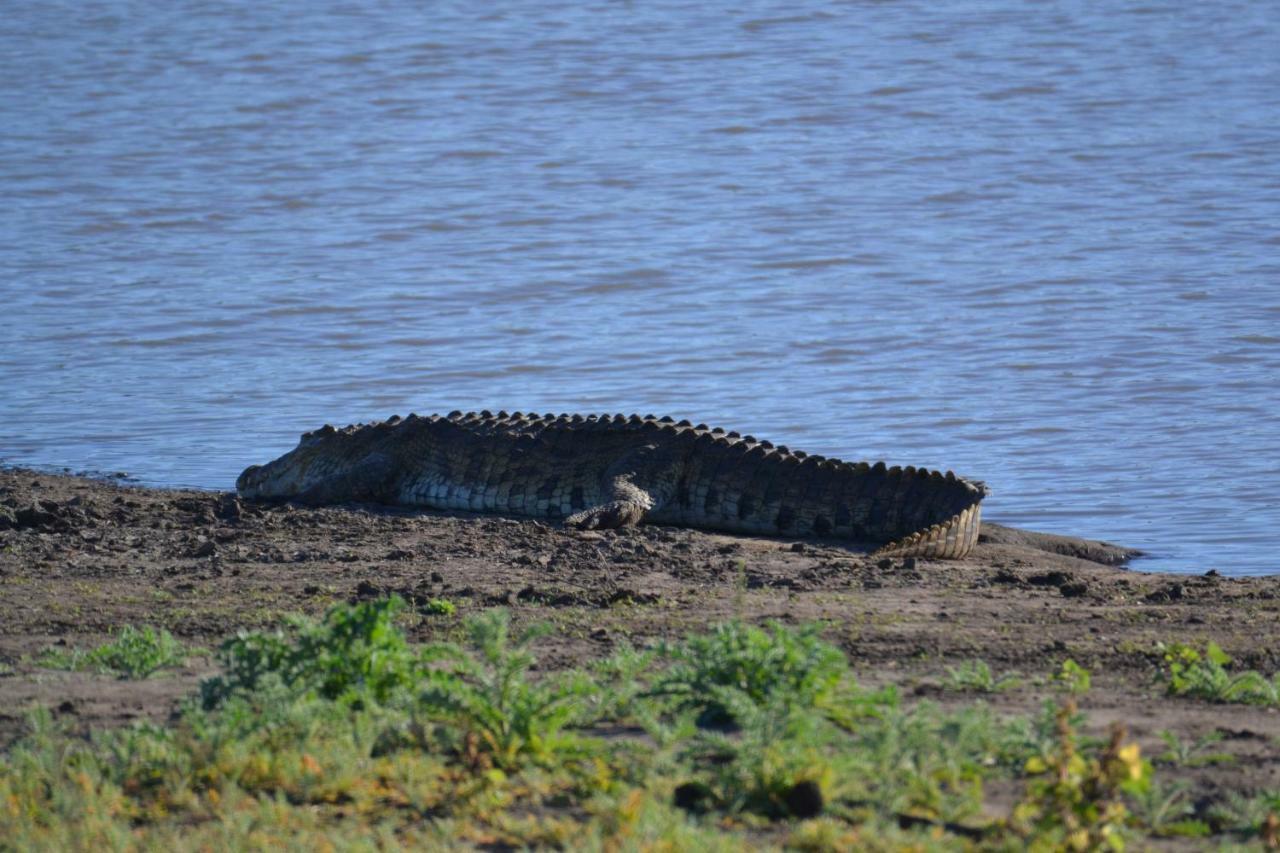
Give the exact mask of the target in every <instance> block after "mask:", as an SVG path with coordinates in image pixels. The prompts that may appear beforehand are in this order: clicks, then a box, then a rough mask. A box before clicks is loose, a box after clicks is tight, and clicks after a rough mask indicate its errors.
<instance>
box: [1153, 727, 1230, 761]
mask: <svg viewBox="0 0 1280 853" xmlns="http://www.w3.org/2000/svg"><path fill="white" fill-rule="evenodd" d="M1222 737H1223V736H1222V733H1221V732H1209V734H1207V735H1204V736H1203V737H1200V738H1197V739H1196V740H1195V742H1193V743H1187V742H1186V741H1184V740H1183V739H1182V738H1180V737H1178V736H1177V735H1176V734H1174V733H1173V732H1171V731H1167V730H1166V731H1162V732H1160V739H1161V740H1162V741H1164V742H1165V746H1166V749H1165V751H1164V752H1162V753H1160V755H1159V756H1158V757H1157V758H1156V761H1157V762H1158V763H1161V764H1168V765H1170V766H1172V767H1205V766H1207V765H1210V764H1230V763H1231V762H1233V761H1235V760H1236V757H1235V756H1234V755H1232V754H1231V753H1229V752H1210V751H1209V748H1210V747H1212V746H1213V745H1214V744H1215V743H1218V742H1220V741H1221V740H1222Z"/></svg>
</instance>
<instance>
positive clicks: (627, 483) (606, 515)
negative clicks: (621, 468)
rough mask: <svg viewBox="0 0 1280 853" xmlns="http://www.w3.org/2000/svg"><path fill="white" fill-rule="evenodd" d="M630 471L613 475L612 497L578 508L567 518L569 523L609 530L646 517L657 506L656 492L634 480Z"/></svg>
mask: <svg viewBox="0 0 1280 853" xmlns="http://www.w3.org/2000/svg"><path fill="white" fill-rule="evenodd" d="M630 476H631V475H630V474H624V475H621V476H617V477H614V478H613V482H612V483H611V484H610V488H609V491H610V497H611V498H612V500H610V501H608V502H607V503H603V504H600V505H599V506H593V507H588V508H587V509H584V510H582V511H581V512H575V513H574V514H573V515H571V516H569V517H568V518H566V519H565V520H564V523H565V525H566V526H568V527H576V528H578V529H579V530H597V529H598V530H607V529H613V528H618V527H632V526H634V525H637V524H639V523H640V522H641V521H642V520H643V519H644V514H645V513H646V512H648V511H649V510H651V509H653V507H654V499H653V496H652V495H650V494H649V493H648V492H646V491H645V490H644V489H642V488H640V487H639V486H637V485H636V484H635V483H632V482H631V480H630V479H629V478H630Z"/></svg>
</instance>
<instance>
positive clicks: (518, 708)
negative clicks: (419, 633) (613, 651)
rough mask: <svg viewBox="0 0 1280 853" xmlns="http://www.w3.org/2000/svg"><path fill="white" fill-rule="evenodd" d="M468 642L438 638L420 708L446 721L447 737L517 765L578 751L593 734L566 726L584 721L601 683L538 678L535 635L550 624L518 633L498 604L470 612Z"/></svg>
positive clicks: (481, 755)
mask: <svg viewBox="0 0 1280 853" xmlns="http://www.w3.org/2000/svg"><path fill="white" fill-rule="evenodd" d="M466 629H467V633H468V635H469V646H470V648H469V649H468V650H463V649H461V648H459V647H457V646H455V645H452V644H443V643H442V644H437V645H435V646H433V647H432V648H431V649H430V651H429V653H428V656H429V657H430V659H431V660H432V661H434V662H435V664H436V668H433V669H430V670H428V671H427V672H426V673H425V685H426V686H425V689H424V690H423V691H422V692H421V694H420V696H419V699H418V704H417V711H418V712H419V713H421V714H422V715H424V716H425V717H426V718H428V719H431V720H434V721H437V722H440V723H444V724H446V725H445V727H442V729H441V730H440V735H441V737H442V738H443V739H445V740H448V741H451V742H452V746H453V749H454V751H455V752H456V753H457V754H458V755H460V756H461V757H462V758H463V759H464V760H466V761H467V762H468V763H470V764H472V765H474V766H476V767H479V768H483V767H485V766H487V765H492V766H496V767H498V768H501V769H504V770H515V769H519V768H520V767H522V766H524V765H526V764H542V765H554V764H555V763H557V762H558V761H560V760H562V759H563V758H565V757H566V756H570V755H575V754H578V753H579V752H580V751H581V748H582V747H583V746H584V744H585V741H584V740H583V739H582V738H580V737H577V736H574V735H572V734H568V733H566V732H565V731H564V730H565V728H566V727H567V726H569V725H570V724H571V723H574V722H584V721H585V714H584V709H585V707H586V706H587V699H588V697H589V696H590V695H591V694H593V693H594V685H592V684H591V683H590V681H589V680H587V679H586V678H585V677H582V676H580V675H575V674H569V675H567V676H561V677H557V678H550V679H546V680H544V681H542V682H533V681H531V680H530V679H529V672H530V669H531V668H532V667H533V665H534V664H535V663H536V658H535V657H534V655H533V653H532V651H531V650H530V648H529V647H530V645H531V643H532V642H533V641H534V640H535V639H537V638H538V637H541V636H544V635H545V634H546V633H548V630H549V628H548V626H546V625H536V626H533V627H530V628H526V629H525V630H524V631H522V632H520V633H519V634H518V635H517V636H516V637H514V638H513V637H512V636H511V617H510V614H509V613H508V612H507V611H506V610H503V609H496V610H492V611H489V612H486V613H481V614H478V615H476V616H473V617H471V618H469V619H468V620H467V622H466Z"/></svg>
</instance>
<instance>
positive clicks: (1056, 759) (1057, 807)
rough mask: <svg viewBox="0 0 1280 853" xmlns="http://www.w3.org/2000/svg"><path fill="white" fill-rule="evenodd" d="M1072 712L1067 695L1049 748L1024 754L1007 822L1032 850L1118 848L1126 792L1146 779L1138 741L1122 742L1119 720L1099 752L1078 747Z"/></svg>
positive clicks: (1073, 707) (1146, 766)
mask: <svg viewBox="0 0 1280 853" xmlns="http://www.w3.org/2000/svg"><path fill="white" fill-rule="evenodd" d="M1075 713H1076V705H1075V700H1074V699H1072V698H1069V699H1067V700H1066V701H1065V702H1064V703H1063V704H1062V706H1061V707H1060V708H1059V710H1058V714H1057V725H1058V732H1057V734H1058V736H1057V741H1056V743H1055V744H1054V746H1053V749H1052V750H1051V751H1049V752H1048V753H1046V754H1043V755H1038V756H1033V757H1032V758H1030V759H1028V761H1027V764H1026V767H1025V771H1026V773H1027V775H1028V776H1029V777H1030V778H1029V779H1028V782H1027V788H1026V793H1025V794H1024V796H1023V799H1022V801H1021V802H1020V803H1018V805H1017V806H1015V807H1014V810H1013V814H1012V816H1011V818H1010V825H1011V827H1012V828H1013V829H1014V831H1015V832H1019V833H1021V834H1023V835H1024V837H1025V838H1026V839H1027V841H1028V846H1029V848H1030V849H1033V850H1060V849H1065V850H1080V851H1085V850H1098V849H1103V848H1109V849H1112V850H1117V851H1119V850H1122V849H1123V848H1124V838H1123V834H1122V830H1123V828H1124V825H1125V822H1126V819H1127V817H1128V810H1127V809H1126V807H1125V804H1124V795H1125V794H1129V795H1136V794H1139V793H1141V792H1142V791H1143V790H1144V789H1145V788H1146V787H1147V786H1148V785H1149V784H1150V778H1151V765H1150V764H1149V763H1147V762H1145V761H1143V760H1142V754H1141V751H1140V749H1139V747H1138V745H1137V744H1136V743H1128V744H1126V743H1125V742H1124V737H1125V732H1124V727H1123V726H1121V725H1119V724H1116V725H1114V726H1113V727H1112V729H1111V737H1110V739H1109V740H1108V742H1107V744H1106V746H1105V747H1104V748H1103V749H1102V750H1101V751H1100V752H1099V753H1098V754H1097V755H1089V754H1088V753H1087V752H1085V751H1083V750H1081V749H1080V744H1079V740H1078V737H1077V735H1076V732H1075V728H1074V726H1073V724H1072V718H1073V716H1074V715H1075Z"/></svg>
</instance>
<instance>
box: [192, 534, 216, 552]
mask: <svg viewBox="0 0 1280 853" xmlns="http://www.w3.org/2000/svg"><path fill="white" fill-rule="evenodd" d="M197 541H198V542H199V544H197V545H196V547H195V548H193V549H192V550H191V556H193V557H212V556H213V555H214V554H215V553H217V551H218V546H217V545H215V544H213V540H212V539H207V538H205V537H204V536H201V537H200V538H199V540H197Z"/></svg>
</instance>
